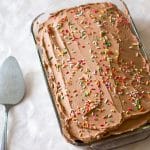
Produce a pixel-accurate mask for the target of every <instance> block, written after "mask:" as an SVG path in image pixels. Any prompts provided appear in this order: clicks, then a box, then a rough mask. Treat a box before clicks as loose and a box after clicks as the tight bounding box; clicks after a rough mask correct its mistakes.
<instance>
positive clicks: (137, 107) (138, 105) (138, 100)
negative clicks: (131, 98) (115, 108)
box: [135, 99, 142, 110]
mask: <svg viewBox="0 0 150 150" xmlns="http://www.w3.org/2000/svg"><path fill="white" fill-rule="evenodd" d="M135 104H136V109H137V110H140V109H141V107H142V106H141V100H140V99H137V100H136V101H135Z"/></svg>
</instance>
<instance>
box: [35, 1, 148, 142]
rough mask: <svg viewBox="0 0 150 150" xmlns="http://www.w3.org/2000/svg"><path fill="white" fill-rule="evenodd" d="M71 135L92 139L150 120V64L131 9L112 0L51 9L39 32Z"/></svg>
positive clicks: (51, 84)
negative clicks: (126, 10)
mask: <svg viewBox="0 0 150 150" xmlns="http://www.w3.org/2000/svg"><path fill="white" fill-rule="evenodd" d="M36 42H37V44H38V46H40V48H41V49H42V61H43V64H44V68H45V71H46V75H47V80H48V83H49V87H50V90H51V93H52V96H53V100H54V102H55V105H56V108H57V111H58V114H59V118H60V121H61V125H62V130H63V134H64V135H65V136H66V137H67V139H68V140H70V141H72V142H74V141H76V140H77V141H79V140H80V141H83V142H84V143H89V142H92V141H95V140H99V139H101V138H103V137H105V136H107V135H111V134H122V133H124V132H127V131H132V130H134V129H136V128H138V127H140V126H141V125H143V124H145V123H147V121H148V120H149V116H148V113H149V111H150V73H149V64H148V62H147V61H146V59H145V58H144V57H143V56H142V54H141V52H140V46H139V42H138V39H137V38H136V36H135V35H134V34H133V32H132V28H131V24H130V22H129V19H128V17H127V15H125V14H123V13H122V12H121V11H120V10H119V9H118V8H117V7H116V6H115V5H114V4H112V3H95V4H87V5H82V6H78V7H74V8H71V9H64V10H61V11H58V12H57V13H53V14H50V16H49V18H48V19H47V21H45V22H44V23H42V24H41V25H40V29H39V33H38V36H37V38H36Z"/></svg>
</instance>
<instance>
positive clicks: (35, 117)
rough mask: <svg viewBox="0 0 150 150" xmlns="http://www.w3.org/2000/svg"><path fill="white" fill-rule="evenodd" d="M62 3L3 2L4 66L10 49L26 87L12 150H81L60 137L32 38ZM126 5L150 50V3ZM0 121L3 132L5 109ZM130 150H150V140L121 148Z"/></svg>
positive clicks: (0, 40) (14, 113) (134, 0)
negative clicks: (39, 21) (34, 28)
mask: <svg viewBox="0 0 150 150" xmlns="http://www.w3.org/2000/svg"><path fill="white" fill-rule="evenodd" d="M68 1H73V0H68ZM81 1H82V0H81ZM60 2H62V0H0V62H1V61H2V58H5V57H6V56H7V55H9V54H8V53H9V52H10V51H9V50H8V49H10V50H11V55H13V56H15V57H16V58H17V60H18V61H19V63H20V66H21V68H22V71H23V74H24V78H25V83H26V96H25V98H24V100H23V101H22V103H20V104H19V105H17V106H16V107H14V108H12V109H11V110H10V112H9V125H8V147H9V150H51V149H52V150H60V149H62V150H76V149H77V148H75V147H74V146H72V145H70V144H68V143H66V141H65V140H64V138H63V137H62V135H61V133H60V130H59V127H58V123H57V119H56V116H55V113H54V109H53V106H52V103H51V100H50V97H49V94H48V91H47V88H46V84H45V81H44V77H43V74H42V70H41V66H40V62H39V59H38V55H37V53H36V48H35V45H34V41H33V38H32V34H31V22H32V20H33V19H34V18H35V17H36V16H37V15H38V14H40V13H41V12H44V11H45V10H47V9H48V8H52V7H54V6H56V5H59V4H60ZM91 2H92V0H91ZM126 3H127V4H128V7H129V9H130V11H131V14H132V16H133V18H134V20H135V23H136V25H137V27H138V30H139V32H140V34H141V36H142V38H143V41H144V44H145V45H146V47H147V49H148V48H150V42H149V41H150V40H149V39H150V29H149V27H150V1H149V0H126ZM2 45H5V46H4V48H3V46H2ZM0 120H1V121H0V126H1V129H2V125H3V124H2V122H3V107H2V106H1V109H0ZM0 132H2V130H0ZM126 149H127V150H141V149H142V150H149V149H150V138H149V139H147V140H145V141H142V142H139V143H136V144H132V145H129V146H126V147H122V148H120V150H126Z"/></svg>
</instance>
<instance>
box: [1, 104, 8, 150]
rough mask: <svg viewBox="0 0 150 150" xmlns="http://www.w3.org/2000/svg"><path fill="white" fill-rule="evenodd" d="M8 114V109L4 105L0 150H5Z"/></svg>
mask: <svg viewBox="0 0 150 150" xmlns="http://www.w3.org/2000/svg"><path fill="white" fill-rule="evenodd" d="M8 112H9V107H8V105H5V123H4V128H3V129H4V130H3V136H2V141H1V147H0V150H7V122H8Z"/></svg>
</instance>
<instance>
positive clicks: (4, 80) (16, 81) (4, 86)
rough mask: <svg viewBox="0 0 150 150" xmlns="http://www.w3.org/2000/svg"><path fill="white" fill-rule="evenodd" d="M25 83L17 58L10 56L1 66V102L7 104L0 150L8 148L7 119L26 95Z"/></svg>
mask: <svg viewBox="0 0 150 150" xmlns="http://www.w3.org/2000/svg"><path fill="white" fill-rule="evenodd" d="M24 94H25V84H24V79H23V75H22V71H21V69H20V67H19V64H18V62H17V60H16V59H15V58H14V57H13V56H9V57H8V58H7V59H6V60H5V61H4V62H3V64H2V66H1V67H0V104H3V105H5V115H6V116H5V126H4V135H3V138H2V140H3V141H2V142H1V143H2V144H1V147H0V150H7V120H8V112H9V109H10V108H11V107H12V106H14V105H16V104H18V103H19V102H20V101H21V100H22V99H23V97H24Z"/></svg>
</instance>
